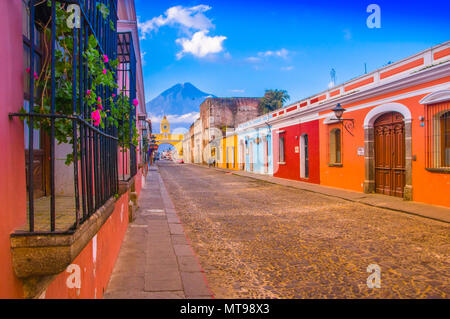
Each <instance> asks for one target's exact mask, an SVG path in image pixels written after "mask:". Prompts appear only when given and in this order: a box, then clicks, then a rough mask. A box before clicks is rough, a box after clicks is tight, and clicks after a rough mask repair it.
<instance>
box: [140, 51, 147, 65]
mask: <svg viewBox="0 0 450 319" xmlns="http://www.w3.org/2000/svg"><path fill="white" fill-rule="evenodd" d="M146 54H147V52H145V51H142V52H141V63H142V66H145V65H146V64H147V62H145V55H146Z"/></svg>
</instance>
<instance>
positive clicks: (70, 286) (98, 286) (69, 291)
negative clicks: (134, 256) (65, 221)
mask: <svg viewBox="0 0 450 319" xmlns="http://www.w3.org/2000/svg"><path fill="white" fill-rule="evenodd" d="M127 226H128V193H125V194H124V195H122V196H121V197H120V198H119V199H118V200H117V202H116V204H115V207H114V212H113V213H112V214H111V216H110V217H109V218H108V220H107V221H106V222H105V224H104V225H103V226H102V228H101V229H100V231H99V232H98V233H97V235H96V236H95V237H94V238H93V239H92V240H91V242H90V243H89V244H88V245H87V246H86V247H85V248H84V249H83V251H82V252H81V253H80V255H78V257H77V258H76V259H75V260H74V261H73V263H72V265H70V266H69V267H68V268H67V270H66V272H63V273H61V274H59V275H58V276H57V277H56V278H55V280H54V281H53V282H52V283H51V284H50V285H49V287H48V288H47V290H46V291H45V293H44V294H43V295H42V296H41V298H46V299H94V298H97V299H100V298H103V293H104V292H105V290H106V287H107V285H108V282H109V278H110V276H111V273H112V270H113V268H114V264H115V262H116V259H117V256H118V255H119V250H120V246H121V244H122V241H123V238H124V236H125V233H126V230H127Z"/></svg>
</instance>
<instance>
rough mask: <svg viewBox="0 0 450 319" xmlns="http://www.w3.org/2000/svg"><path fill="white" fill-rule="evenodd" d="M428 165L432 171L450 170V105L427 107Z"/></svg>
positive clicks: (438, 104) (442, 104)
mask: <svg viewBox="0 0 450 319" xmlns="http://www.w3.org/2000/svg"><path fill="white" fill-rule="evenodd" d="M425 121H426V126H427V129H426V132H427V139H426V160H427V161H426V164H427V169H430V170H445V171H448V170H450V103H449V102H443V103H437V104H431V105H427V106H426V118H425Z"/></svg>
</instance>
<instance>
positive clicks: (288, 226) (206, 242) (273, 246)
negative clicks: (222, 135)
mask: <svg viewBox="0 0 450 319" xmlns="http://www.w3.org/2000/svg"><path fill="white" fill-rule="evenodd" d="M159 169H160V174H161V177H162V179H163V181H164V184H165V187H166V189H167V191H168V193H169V196H170V197H171V199H172V201H173V203H174V205H175V209H176V211H177V213H178V215H179V216H180V219H181V223H182V224H183V226H184V229H185V231H186V234H187V236H188V238H189V240H190V243H191V245H192V247H193V249H194V251H195V252H196V254H197V255H198V257H199V260H200V263H201V266H202V268H203V269H204V271H205V273H206V278H207V280H208V285H209V287H210V289H211V290H212V292H213V294H214V295H215V297H216V298H431V297H432V298H449V297H450V276H449V274H450V257H449V252H450V225H449V224H447V223H443V222H438V221H433V220H430V219H426V218H422V217H417V216H411V215H407V214H403V213H398V212H394V211H390V210H385V209H380V208H375V207H370V206H366V205H363V204H359V203H354V202H349V201H345V200H341V199H336V198H332V197H328V196H325V195H321V194H316V193H311V192H306V191H303V190H299V189H294V188H290V187H286V186H280V185H276V184H271V183H267V182H263V181H259V180H254V179H251V178H246V177H241V176H235V175H231V174H229V173H225V172H221V171H217V170H214V169H208V168H203V167H198V166H194V165H177V164H174V163H169V162H160V163H159ZM370 264H377V265H379V266H380V267H381V288H380V289H369V288H368V287H367V284H366V282H367V277H368V276H369V275H370V274H369V273H368V272H367V267H368V266H369V265H370Z"/></svg>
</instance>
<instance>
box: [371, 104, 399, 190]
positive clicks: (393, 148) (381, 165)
mask: <svg viewBox="0 0 450 319" xmlns="http://www.w3.org/2000/svg"><path fill="white" fill-rule="evenodd" d="M374 142H375V145H374V148H375V192H376V193H380V194H385V195H390V196H396V197H403V194H404V189H405V185H406V179H405V175H406V174H405V172H406V153H405V122H404V117H403V115H402V114H400V113H398V112H389V113H385V114H382V115H380V116H379V117H378V118H377V119H376V120H375V123H374Z"/></svg>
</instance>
